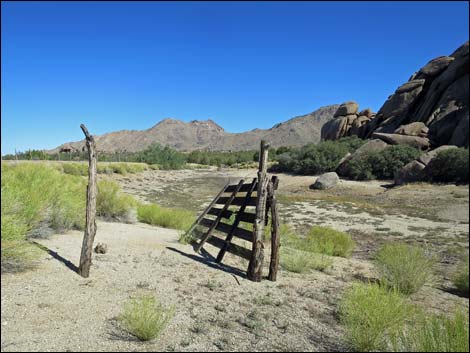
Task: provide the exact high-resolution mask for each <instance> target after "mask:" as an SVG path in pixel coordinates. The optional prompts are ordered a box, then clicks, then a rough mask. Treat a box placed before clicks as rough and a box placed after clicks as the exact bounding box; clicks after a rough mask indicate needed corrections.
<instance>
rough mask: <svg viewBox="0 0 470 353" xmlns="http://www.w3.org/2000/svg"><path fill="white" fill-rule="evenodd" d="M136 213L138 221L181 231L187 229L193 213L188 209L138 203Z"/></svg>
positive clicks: (190, 223) (192, 218) (192, 219)
mask: <svg viewBox="0 0 470 353" xmlns="http://www.w3.org/2000/svg"><path fill="white" fill-rule="evenodd" d="M137 215H138V219H139V221H140V222H144V223H148V224H151V225H157V226H160V227H164V228H173V229H179V230H182V231H187V230H188V229H189V227H191V225H192V224H193V221H194V215H193V213H192V212H190V211H187V210H184V209H180V208H166V207H161V206H158V205H155V204H151V205H139V206H138V207H137Z"/></svg>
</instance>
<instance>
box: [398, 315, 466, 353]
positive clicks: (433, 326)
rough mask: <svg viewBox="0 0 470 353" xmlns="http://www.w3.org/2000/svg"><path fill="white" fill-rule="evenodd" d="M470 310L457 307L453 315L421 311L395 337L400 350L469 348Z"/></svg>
mask: <svg viewBox="0 0 470 353" xmlns="http://www.w3.org/2000/svg"><path fill="white" fill-rule="evenodd" d="M468 324H469V322H468V311H464V310H461V309H460V310H456V311H455V312H454V313H453V315H452V316H450V317H447V316H445V315H436V314H426V313H423V312H420V313H418V314H417V317H416V318H415V319H414V320H413V323H412V325H407V326H406V329H404V330H402V332H401V333H400V334H399V335H398V337H397V338H395V339H394V340H392V348H393V351H397V352H468V350H469V344H468V342H469V331H468Z"/></svg>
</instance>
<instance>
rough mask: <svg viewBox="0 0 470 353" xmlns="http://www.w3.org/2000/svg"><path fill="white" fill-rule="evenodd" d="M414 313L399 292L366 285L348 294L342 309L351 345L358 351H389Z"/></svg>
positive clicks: (359, 285)
mask: <svg viewBox="0 0 470 353" xmlns="http://www.w3.org/2000/svg"><path fill="white" fill-rule="evenodd" d="M412 311H413V309H412V307H411V305H409V304H408V303H407V302H406V301H405V299H404V298H403V297H402V296H401V295H400V293H399V292H398V291H396V290H392V291H387V289H386V288H385V287H382V286H380V285H377V284H362V283H355V284H353V285H352V287H350V288H349V289H348V290H347V291H346V293H345V296H344V298H343V300H342V302H341V303H340V308H339V313H340V319H341V322H342V324H343V325H344V326H345V330H346V339H347V342H348V344H349V345H350V346H351V348H352V349H354V350H356V351H358V352H371V351H384V350H386V349H387V347H388V345H389V342H390V340H391V339H392V340H393V339H394V338H395V337H397V336H398V334H399V332H400V330H401V329H402V327H403V325H404V323H405V321H406V320H407V319H408V318H409V317H410V316H411V315H412Z"/></svg>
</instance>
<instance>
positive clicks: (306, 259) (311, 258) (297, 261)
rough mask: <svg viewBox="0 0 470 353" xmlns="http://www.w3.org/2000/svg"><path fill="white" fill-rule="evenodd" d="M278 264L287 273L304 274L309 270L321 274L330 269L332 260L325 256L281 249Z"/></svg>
mask: <svg viewBox="0 0 470 353" xmlns="http://www.w3.org/2000/svg"><path fill="white" fill-rule="evenodd" d="M280 263H281V267H282V268H284V269H285V270H287V271H289V272H295V273H306V272H309V271H311V270H316V271H321V272H323V271H325V270H327V269H328V268H329V267H331V265H332V264H333V260H332V259H331V258H329V257H327V256H325V255H320V254H314V253H311V252H307V251H302V250H298V249H291V248H285V247H281V250H280Z"/></svg>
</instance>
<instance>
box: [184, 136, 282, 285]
mask: <svg viewBox="0 0 470 353" xmlns="http://www.w3.org/2000/svg"><path fill="white" fill-rule="evenodd" d="M267 154H268V145H267V144H266V143H265V142H264V141H262V142H261V153H260V166H259V171H258V178H254V179H252V180H251V181H248V182H245V180H243V179H242V180H240V181H239V182H238V184H227V185H225V186H224V187H223V188H222V190H221V191H220V192H219V193H218V195H217V196H216V197H215V198H214V200H213V201H212V202H211V203H210V204H209V206H208V207H207V208H206V209H205V210H204V212H202V214H201V215H200V216H199V217H198V219H197V220H196V222H194V224H193V225H192V227H191V228H190V230H189V231H188V234H189V233H191V232H192V231H193V230H194V229H195V228H196V226H202V227H204V228H206V229H207V230H206V231H205V232H204V234H203V235H202V237H201V238H200V240H199V242H198V243H197V245H196V247H195V250H196V252H199V251H200V250H201V249H202V248H203V246H204V244H205V243H206V242H207V243H209V244H211V245H213V246H215V247H217V248H219V253H218V255H217V258H216V262H218V263H220V262H221V261H222V259H223V257H224V255H225V253H226V252H229V253H231V254H234V255H236V256H240V257H242V258H244V259H247V260H249V261H250V264H249V266H248V270H247V277H248V278H249V279H250V280H253V281H256V282H259V281H260V280H261V274H262V273H261V272H262V266H263V258H264V245H263V239H262V235H263V228H264V226H267V225H268V222H269V215H271V262H270V267H269V275H268V279H270V280H272V281H275V280H276V277H277V271H278V267H279V231H278V229H279V221H278V212H277V204H276V197H275V191H276V189H277V187H278V184H279V179H278V178H277V177H276V176H273V177H272V178H270V179H269V178H267V176H266V162H267ZM258 180H262V182H261V183H259V182H258ZM253 211H254V212H253ZM211 217H212V218H211ZM242 222H243V224H245V225H246V226H245V227H242V226H241V223H242ZM247 228H248V229H247ZM215 231H218V232H220V233H222V234H223V236H224V237H223V238H221V237H219V236H217V235H216V234H215V233H214V232H215ZM234 237H235V238H239V239H242V240H245V241H247V242H249V243H251V246H250V248H246V247H243V246H241V245H237V244H234V243H233V242H232V240H233V238H234Z"/></svg>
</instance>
